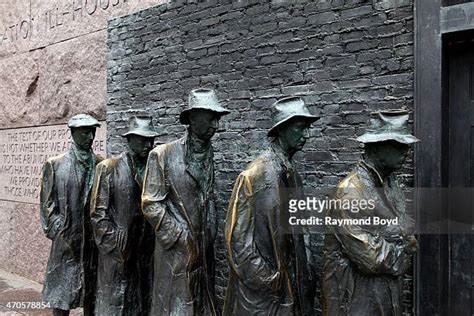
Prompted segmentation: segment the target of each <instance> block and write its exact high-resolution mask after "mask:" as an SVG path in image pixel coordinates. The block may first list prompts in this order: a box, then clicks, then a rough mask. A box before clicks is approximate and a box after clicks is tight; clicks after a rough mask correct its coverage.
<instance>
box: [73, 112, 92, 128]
mask: <svg viewBox="0 0 474 316" xmlns="http://www.w3.org/2000/svg"><path fill="white" fill-rule="evenodd" d="M67 126H68V127H69V128H79V127H94V128H96V127H100V123H99V121H98V120H97V119H96V118H94V117H93V116H90V115H89V114H84V113H81V114H77V115H74V116H73V117H71V118H70V119H69V122H68V123H67Z"/></svg>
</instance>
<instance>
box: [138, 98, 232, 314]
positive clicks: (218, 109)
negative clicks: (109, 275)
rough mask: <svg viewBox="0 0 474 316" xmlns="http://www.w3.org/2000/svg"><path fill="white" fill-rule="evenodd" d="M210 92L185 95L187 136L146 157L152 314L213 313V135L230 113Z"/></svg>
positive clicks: (145, 201)
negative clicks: (151, 237)
mask: <svg viewBox="0 0 474 316" xmlns="http://www.w3.org/2000/svg"><path fill="white" fill-rule="evenodd" d="M228 113H229V111H228V110H226V109H225V108H223V107H222V106H221V105H220V104H219V102H218V100H217V97H216V94H215V92H214V91H213V90H208V89H197V90H193V91H191V93H190V95H189V108H188V109H186V110H184V111H183V112H182V113H181V114H180V117H179V119H180V122H181V123H183V124H187V125H188V131H187V134H186V136H184V137H183V138H181V139H178V140H176V141H173V142H171V143H168V144H164V145H161V146H158V147H156V148H155V149H153V150H152V151H151V152H150V155H149V157H148V163H147V168H146V172H145V180H144V184H143V194H142V203H143V204H142V205H143V214H144V215H145V218H146V219H147V220H148V221H149V223H150V224H151V225H152V226H153V228H154V231H155V234H156V245H155V257H154V260H155V261H154V266H155V275H154V285H153V302H152V309H151V314H152V315H216V314H217V313H218V311H217V309H216V305H215V299H214V296H215V295H214V250H213V247H214V239H215V236H216V232H217V219H216V209H215V205H214V200H213V199H214V192H213V189H214V162H213V150H212V146H211V139H212V136H213V135H214V134H215V132H216V131H217V128H218V122H219V118H220V117H221V116H222V115H225V114H228Z"/></svg>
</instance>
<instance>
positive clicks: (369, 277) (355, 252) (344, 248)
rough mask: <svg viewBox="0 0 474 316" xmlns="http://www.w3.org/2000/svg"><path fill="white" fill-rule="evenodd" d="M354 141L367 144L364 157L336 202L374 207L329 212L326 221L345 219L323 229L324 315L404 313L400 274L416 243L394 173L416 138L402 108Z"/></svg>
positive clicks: (376, 118) (382, 116) (340, 189)
mask: <svg viewBox="0 0 474 316" xmlns="http://www.w3.org/2000/svg"><path fill="white" fill-rule="evenodd" d="M357 140H358V141H360V142H362V143H364V144H365V152H364V155H363V156H362V160H361V161H360V162H359V164H358V165H357V166H356V167H355V169H354V170H353V171H352V172H351V173H350V174H349V175H348V176H347V177H346V178H345V179H343V180H342V181H341V182H340V183H339V184H338V186H337V190H336V193H335V200H339V201H344V200H348V201H350V203H353V202H357V203H360V201H363V200H365V201H368V203H370V200H372V204H373V207H367V208H365V207H364V208H360V209H359V210H358V211H351V210H346V209H343V208H342V207H340V206H337V207H334V208H330V209H328V210H327V217H330V218H335V219H345V220H348V221H347V224H342V225H330V226H327V229H328V233H329V234H327V235H326V239H325V263H324V274H323V312H324V315H328V316H329V315H330V316H336V315H374V316H375V315H402V301H401V297H402V281H403V280H402V276H403V274H404V273H405V272H406V271H407V268H408V267H409V265H410V262H411V257H412V253H414V252H416V250H417V241H416V239H415V237H414V235H413V232H412V229H413V227H414V223H413V219H412V217H411V216H410V215H409V214H408V213H407V211H406V208H405V197H404V194H403V192H402V190H401V189H400V186H399V185H398V183H397V180H396V177H395V175H394V172H395V171H396V170H398V169H400V168H401V167H402V165H403V163H404V161H405V158H406V154H407V152H408V149H409V144H412V143H415V142H417V141H419V140H418V139H417V138H416V137H414V136H412V135H411V134H410V132H409V129H408V113H407V112H406V111H401V110H397V111H384V112H378V113H376V114H375V116H374V118H373V119H371V123H370V127H369V128H368V130H367V131H366V133H365V134H364V135H362V136H360V137H359V138H358V139H357ZM335 205H337V204H335ZM375 217H378V218H381V219H385V220H392V225H386V224H385V225H377V224H376V222H375V221H376V219H375ZM367 218H369V219H371V220H370V222H366V223H364V224H363V225H362V224H360V225H359V224H358V223H356V222H352V221H349V220H354V219H367ZM395 219H396V220H397V221H398V223H396V222H395V221H393V220H395ZM361 223H362V222H361Z"/></svg>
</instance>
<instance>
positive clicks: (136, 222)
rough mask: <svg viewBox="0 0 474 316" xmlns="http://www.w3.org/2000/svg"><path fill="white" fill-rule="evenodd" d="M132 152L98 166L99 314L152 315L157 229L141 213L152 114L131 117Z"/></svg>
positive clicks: (95, 207) (93, 204) (95, 202)
mask: <svg viewBox="0 0 474 316" xmlns="http://www.w3.org/2000/svg"><path fill="white" fill-rule="evenodd" d="M122 136H123V137H126V138H127V142H128V147H129V149H128V151H126V152H124V153H122V154H121V155H120V156H118V157H114V158H109V159H106V160H104V161H102V162H101V163H99V164H98V165H97V168H96V174H95V180H94V186H93V189H92V200H91V221H92V227H93V229H94V235H95V240H96V243H97V247H98V249H99V260H98V267H97V295H96V303H95V315H117V316H118V315H148V313H149V312H150V310H149V308H150V303H151V302H150V301H149V300H150V299H151V285H152V282H153V267H152V256H153V250H154V233H153V230H152V227H151V225H150V224H148V223H147V222H146V221H145V219H144V218H143V214H142V210H141V192H142V184H143V176H144V172H145V165H146V159H147V157H148V153H149V152H150V151H151V150H152V148H153V144H154V139H155V137H156V136H158V133H156V132H155V129H154V127H153V123H152V119H151V117H148V116H138V117H136V116H134V117H131V118H130V120H129V130H128V131H127V132H126V133H125V134H123V135H122Z"/></svg>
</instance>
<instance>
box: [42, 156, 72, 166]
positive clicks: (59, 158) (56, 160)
mask: <svg viewBox="0 0 474 316" xmlns="http://www.w3.org/2000/svg"><path fill="white" fill-rule="evenodd" d="M66 154H67V153H62V154H60V155H57V156H53V157H49V158H48V159H46V162H45V164H50V165H53V166H54V165H57V164H61V163H62V162H63V161H64V159H65V157H66Z"/></svg>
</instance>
